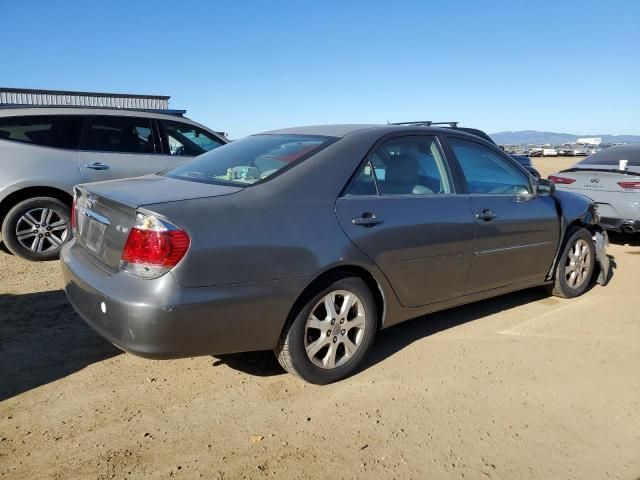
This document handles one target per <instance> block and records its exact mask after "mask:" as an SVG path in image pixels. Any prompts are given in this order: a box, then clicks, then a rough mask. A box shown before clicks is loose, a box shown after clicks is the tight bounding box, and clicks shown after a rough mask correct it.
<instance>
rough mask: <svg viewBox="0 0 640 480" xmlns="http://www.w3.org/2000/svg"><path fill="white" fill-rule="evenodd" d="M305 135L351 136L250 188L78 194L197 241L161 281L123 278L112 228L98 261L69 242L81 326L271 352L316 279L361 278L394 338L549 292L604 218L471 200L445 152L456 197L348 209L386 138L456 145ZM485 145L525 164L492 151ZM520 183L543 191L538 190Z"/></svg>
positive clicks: (164, 187)
mask: <svg viewBox="0 0 640 480" xmlns="http://www.w3.org/2000/svg"><path fill="white" fill-rule="evenodd" d="M295 131H296V132H297V133H304V134H327V133H329V132H333V133H334V134H338V133H339V134H340V135H342V138H341V139H340V140H338V141H336V142H335V143H333V144H331V145H330V146H328V147H327V148H325V149H324V150H322V151H320V152H319V153H317V154H316V155H314V156H312V157H311V158H309V159H307V160H305V161H304V162H302V163H300V164H299V165H297V166H295V167H294V168H292V169H289V170H286V171H284V173H282V174H280V175H277V176H274V177H273V178H272V179H270V180H268V181H266V182H264V183H258V184H255V185H253V186H250V187H247V188H244V189H236V190H233V191H232V190H229V189H228V188H227V187H218V186H211V185H205V186H203V185H202V184H200V183H197V182H189V181H183V180H175V179H170V178H166V177H156V178H155V179H154V178H153V177H148V178H144V179H132V180H123V181H116V182H108V183H99V184H91V185H87V186H81V187H80V191H81V197H84V196H85V195H87V194H88V192H91V193H92V194H94V195H95V196H96V197H97V199H96V206H95V209H96V212H97V213H98V214H100V215H104V216H106V217H112V218H111V220H112V221H111V223H112V224H113V225H120V226H121V227H122V228H125V229H126V228H128V227H130V226H131V224H132V222H133V218H134V215H135V207H138V208H139V209H141V210H144V211H148V212H153V213H155V214H157V215H159V216H161V217H164V218H166V219H167V220H169V221H171V222H173V223H175V224H176V225H178V226H180V227H181V228H184V229H185V230H186V231H187V233H188V234H189V235H190V237H191V246H190V249H189V251H188V253H187V255H186V256H185V258H183V259H182V261H181V262H180V263H179V264H178V265H177V266H176V267H175V268H174V269H173V270H172V271H171V272H170V273H169V274H167V275H165V276H163V277H161V278H159V279H157V280H142V279H138V278H135V277H132V276H131V275H129V274H128V273H126V272H121V271H119V270H118V268H117V264H118V259H119V251H121V249H122V245H123V244H124V241H125V239H126V235H125V234H124V233H123V232H117V231H116V229H115V227H114V228H111V229H109V230H108V231H107V233H106V242H107V244H108V245H109V246H108V248H106V249H105V250H104V251H103V252H96V253H95V254H91V253H90V252H88V251H87V250H85V249H83V248H82V247H81V245H79V244H78V242H75V241H74V242H71V243H70V244H69V245H68V246H66V247H65V248H64V249H63V254H62V268H63V272H64V277H65V289H66V291H67V294H68V295H69V298H70V299H71V301H72V303H73V304H74V306H75V307H76V309H77V310H78V311H79V312H80V313H81V315H82V316H83V318H84V319H85V320H86V321H87V322H89V323H90V324H91V325H92V326H94V328H96V329H97V330H98V331H99V332H100V333H101V334H102V335H104V336H105V337H106V338H108V339H109V340H110V341H112V342H114V343H115V344H117V345H119V346H121V347H122V348H124V349H126V350H128V351H133V352H134V353H138V354H141V355H146V356H153V357H165V356H183V355H192V354H202V353H221V352H228V351H238V350H256V349H268V348H273V347H274V346H275V345H276V342H277V340H278V338H279V336H280V333H281V331H282V328H283V326H284V324H285V322H286V320H287V318H288V315H289V313H290V312H291V309H292V308H293V305H294V304H295V302H296V301H297V300H298V299H299V297H300V295H301V294H302V292H303V291H304V290H305V289H306V288H308V287H309V286H310V285H312V283H313V282H314V280H315V279H317V278H318V276H320V275H322V274H323V273H325V272H327V271H329V270H332V269H335V268H345V267H357V268H361V269H364V270H365V271H367V272H369V274H370V275H371V276H372V277H373V278H374V279H375V281H376V282H377V284H378V288H379V290H380V292H381V294H382V296H383V298H384V308H383V313H382V318H381V326H382V327H387V326H390V325H393V324H396V323H398V322H401V321H403V320H407V319H409V318H413V317H416V316H420V315H423V314H426V313H429V312H433V311H436V310H441V309H444V308H448V307H451V306H455V305H460V304H463V303H468V302H471V301H475V300H479V299H482V298H488V297H491V296H495V295H499V294H502V293H505V292H508V291H513V290H517V289H520V288H527V287H530V286H535V285H542V284H545V283H548V282H549V281H550V280H551V278H550V277H549V272H550V271H551V268H552V265H553V263H554V260H555V258H556V256H557V252H558V251H559V248H560V243H561V242H560V240H561V239H562V238H563V236H564V230H565V229H566V227H567V225H569V224H570V223H572V222H576V221H577V222H581V223H583V224H585V225H587V226H590V225H591V223H592V220H593V219H591V218H590V213H589V209H590V205H591V202H590V201H589V200H588V199H586V198H584V197H580V196H576V195H570V194H566V193H559V194H558V195H555V196H553V197H551V196H548V195H546V196H545V195H534V196H531V197H528V198H526V199H523V198H521V197H518V196H515V195H485V196H478V195H469V194H468V193H466V191H465V190H464V185H466V184H465V182H464V180H463V179H461V178H459V168H456V160H455V157H453V156H452V155H451V152H450V150H449V149H447V148H445V153H447V156H448V159H449V162H450V163H451V167H452V168H451V170H452V172H453V174H454V176H455V177H457V178H454V180H455V184H456V188H457V191H458V193H457V194H456V195H442V196H440V195H434V196H424V197H419V196H405V195H399V196H393V197H348V198H347V197H341V192H342V191H343V188H344V187H345V185H346V184H347V182H348V181H349V179H350V177H351V176H352V175H353V173H354V172H355V171H356V169H357V168H358V166H359V165H360V163H361V162H362V161H363V159H365V157H366V156H367V154H368V152H369V151H370V150H371V148H372V147H373V145H374V144H376V142H378V141H380V140H381V139H382V138H386V137H385V136H389V135H391V136H394V135H402V134H421V133H424V134H429V135H438V136H439V137H440V141H441V142H444V143H445V145H446V141H445V136H446V135H452V136H453V134H452V133H451V132H448V131H445V130H441V129H435V128H425V127H414V128H410V127H409V128H408V127H396V126H375V127H369V126H367V127H366V128H362V126H331V127H309V128H308V129H305V128H301V129H297V130H295ZM323 132H324V133H323ZM283 133H292V131H291V130H285V131H283ZM455 136H458V137H464V138H467V139H476V138H475V137H472V136H470V135H464V134H461V133H455ZM476 140H477V139H476ZM477 141H478V143H482V144H483V145H486V146H488V148H492V149H493V150H494V151H495V152H496V153H498V154H499V155H502V156H503V157H505V158H506V159H507V161H509V162H512V163H514V164H515V162H514V161H513V160H512V159H510V158H509V157H508V156H506V155H505V154H503V153H502V152H501V151H500V150H499V149H497V148H496V147H495V146H492V145H491V144H490V143H488V142H484V141H482V140H477ZM223 148H224V147H223ZM518 168H521V167H518ZM522 171H523V172H524V173H523V175H525V176H527V177H526V178H529V181H530V182H531V183H532V188H535V182H536V180H535V179H533V178H532V177H528V174H527V173H526V171H525V170H522ZM118 202H121V204H120V206H118V205H117V204H118ZM488 207H490V208H492V209H494V210H495V211H496V213H497V215H498V216H497V218H496V220H495V221H490V222H485V221H484V220H478V219H476V218H474V215H475V213H477V211H478V210H482V209H483V208H488ZM365 211H373V212H375V213H376V215H377V216H379V217H380V218H383V219H384V223H382V224H380V225H377V226H375V227H372V228H365V227H362V226H357V225H353V223H352V222H351V220H352V219H353V218H356V217H357V216H360V215H361V214H362V213H363V212H365ZM79 242H82V236H80V239H79ZM102 301H105V302H106V303H107V304H108V305H107V307H108V308H109V309H111V310H110V311H115V312H117V313H115V314H113V315H114V316H113V317H109V319H108V320H105V318H104V317H103V314H101V313H100V311H99V309H98V307H99V304H100V302H102Z"/></svg>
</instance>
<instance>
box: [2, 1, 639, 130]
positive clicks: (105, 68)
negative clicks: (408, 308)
mask: <svg viewBox="0 0 640 480" xmlns="http://www.w3.org/2000/svg"><path fill="white" fill-rule="evenodd" d="M62 5H64V6H62ZM0 12H1V16H2V20H1V26H0V45H2V55H0V86H6V87H25V88H51V89H64V90H89V91H113V92H127V93H145V94H166V95H170V96H171V97H172V98H171V106H172V107H174V108H185V109H187V110H188V115H189V117H191V118H193V119H194V120H196V121H200V122H201V123H204V124H206V125H208V126H210V127H212V128H214V129H220V130H225V131H227V132H229V133H230V134H231V136H232V137H233V138H238V137H240V136H244V135H247V134H250V133H255V132H258V131H262V130H267V129H272V128H278V127H285V126H292V125H308V124H316V123H344V122H348V123H352V122H355V123H361V122H366V123H370V122H374V123H378V122H386V121H407V120H427V119H433V120H447V121H448V120H458V121H461V122H462V123H463V124H465V125H469V126H475V127H479V128H482V129H485V130H487V131H489V132H496V131H503V130H524V129H535V130H550V131H557V132H569V133H578V134H595V133H612V134H640V125H639V121H640V1H636V0H627V1H616V0H610V1H607V2H602V1H597V2H596V1H568V0H567V1H559V0H556V1H553V2H547V1H537V2H534V1H509V2H503V1H494V2H478V1H465V0H459V1H455V2H450V1H445V0H442V1H440V2H435V1H432V2H429V1H388V0H387V1H376V0H367V1H362V2H356V1H353V2H344V1H343V2H338V1H331V0H325V1H322V2H311V1H302V0H300V1H286V2H285V1H277V0H273V1H269V2H267V1H257V0H256V1H254V2H248V1H247V2H244V1H240V0H237V1H233V2H214V1H211V2H204V1H203V2H200V3H199V4H198V2H165V1H162V0H157V1H153V2H147V1H109V2H91V1H78V2H74V1H67V2H51V1H42V2H32V1H28V0H24V1H20V2H16V1H9V0H0Z"/></svg>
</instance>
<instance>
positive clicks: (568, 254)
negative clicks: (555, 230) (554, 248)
mask: <svg viewBox="0 0 640 480" xmlns="http://www.w3.org/2000/svg"><path fill="white" fill-rule="evenodd" d="M595 264H596V247H595V245H594V243H593V238H592V237H591V233H590V232H589V230H587V229H586V228H582V227H570V228H569V229H568V231H567V241H566V243H565V246H564V249H563V250H562V253H561V255H560V258H559V259H558V263H557V265H556V271H555V276H554V277H555V280H554V283H553V286H552V289H551V293H552V294H553V295H555V296H557V297H562V298H574V297H578V296H580V295H582V294H583V293H584V292H585V291H586V290H587V288H588V287H589V284H590V283H591V278H592V277H593V272H594V269H595Z"/></svg>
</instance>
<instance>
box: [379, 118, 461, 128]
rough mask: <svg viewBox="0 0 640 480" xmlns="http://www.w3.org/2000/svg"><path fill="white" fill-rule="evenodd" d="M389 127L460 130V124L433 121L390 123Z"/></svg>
mask: <svg viewBox="0 0 640 480" xmlns="http://www.w3.org/2000/svg"><path fill="white" fill-rule="evenodd" d="M389 125H411V126H414V127H433V126H435V125H449V127H451V128H458V122H432V121H431V120H425V121H420V122H395V123H389Z"/></svg>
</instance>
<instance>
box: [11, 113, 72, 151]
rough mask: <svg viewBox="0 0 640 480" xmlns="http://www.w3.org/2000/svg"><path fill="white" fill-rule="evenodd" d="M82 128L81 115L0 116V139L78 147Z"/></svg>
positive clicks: (61, 146) (50, 145)
mask: <svg viewBox="0 0 640 480" xmlns="http://www.w3.org/2000/svg"><path fill="white" fill-rule="evenodd" d="M81 128H82V116H80V115H28V116H24V117H0V140H3V139H4V140H14V141H16V142H23V143H31V144H33V145H40V146H43V147H56V148H72V149H76V148H78V139H79V137H80V129H81Z"/></svg>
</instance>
